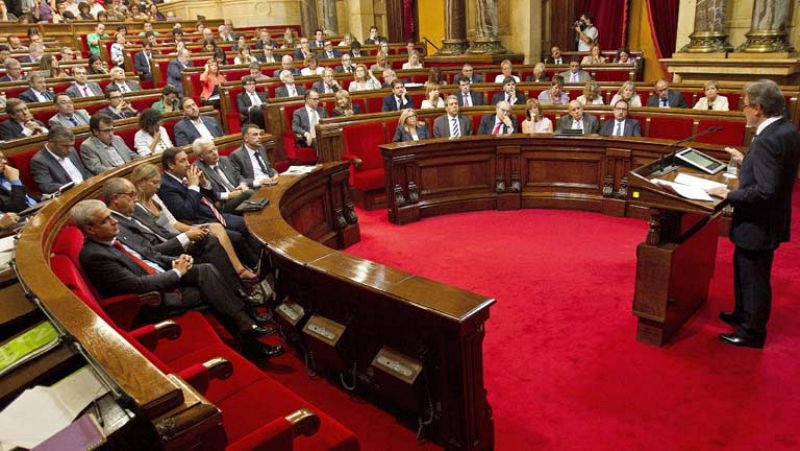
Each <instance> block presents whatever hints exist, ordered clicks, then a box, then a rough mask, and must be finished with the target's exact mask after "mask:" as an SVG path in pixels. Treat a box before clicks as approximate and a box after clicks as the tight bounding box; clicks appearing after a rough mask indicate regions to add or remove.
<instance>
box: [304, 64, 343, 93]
mask: <svg viewBox="0 0 800 451" xmlns="http://www.w3.org/2000/svg"><path fill="white" fill-rule="evenodd" d="M341 88H342V87H341V86H339V82H338V81H336V79H335V78H333V69H331V68H329V67H326V68H325V70H323V71H322V80H319V81H315V82H314V84H313V85H312V86H311V89H313V90H314V91H317V92H318V93H320V94H335V93H336V91H338V90H340V89H341Z"/></svg>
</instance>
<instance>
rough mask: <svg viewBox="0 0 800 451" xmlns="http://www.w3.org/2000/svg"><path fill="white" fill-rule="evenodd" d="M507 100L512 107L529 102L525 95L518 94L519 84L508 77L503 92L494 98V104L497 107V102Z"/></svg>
mask: <svg viewBox="0 0 800 451" xmlns="http://www.w3.org/2000/svg"><path fill="white" fill-rule="evenodd" d="M501 100H505V101H506V102H508V103H509V104H510V105H524V104H525V102H527V100H528V99H527V98H525V94H523V93H521V92H517V82H516V80H514V79H513V78H512V77H506V79H505V80H503V92H498V93H497V94H495V95H494V97H492V104H493V105H497V102H499V101H501Z"/></svg>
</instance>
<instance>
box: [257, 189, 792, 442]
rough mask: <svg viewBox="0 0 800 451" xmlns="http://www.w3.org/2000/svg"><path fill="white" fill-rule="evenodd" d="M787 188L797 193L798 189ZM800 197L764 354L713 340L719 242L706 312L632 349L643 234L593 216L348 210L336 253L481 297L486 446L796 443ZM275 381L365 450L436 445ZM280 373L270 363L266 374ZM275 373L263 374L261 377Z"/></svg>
mask: <svg viewBox="0 0 800 451" xmlns="http://www.w3.org/2000/svg"><path fill="white" fill-rule="evenodd" d="M798 194H800V193H798ZM798 206H800V196H798V195H797V194H796V196H795V211H794V221H793V226H794V230H793V232H794V237H795V239H794V241H793V242H791V243H788V244H784V245H783V246H781V248H780V249H779V250H778V252H777V254H776V258H775V264H774V265H775V270H774V272H773V292H774V301H773V310H772V319H771V321H770V323H769V333H770V335H769V337H768V339H767V347H766V349H764V350H761V351H758V350H753V349H743V348H735V347H731V346H727V345H724V344H722V343H721V342H720V341H719V340H718V339H717V334H718V333H720V332H727V331H729V330H730V329H729V328H728V327H727V326H726V325H725V324H724V323H722V322H721V321H719V320H718V319H717V313H718V312H719V311H720V310H723V309H724V310H729V309H730V308H731V306H732V302H733V300H732V299H733V298H732V264H731V257H732V253H733V247H732V245H731V244H730V243H729V242H728V241H727V239H721V240H720V251H719V255H718V258H717V270H716V273H715V276H714V279H713V281H712V289H711V290H712V293H711V295H710V299H709V302H708V303H707V304H706V305H705V306H704V307H702V308H701V310H700V311H699V312H698V313H697V314H696V315H695V317H694V318H693V319H692V320H691V321H690V322H689V324H687V326H686V327H685V328H684V329H683V330H682V331H681V332H680V333H679V334H678V336H677V337H676V338H675V339H674V341H673V343H672V344H670V345H668V346H666V347H664V348H656V347H651V346H647V345H643V344H640V343H638V342H636V340H635V331H636V319H635V317H634V316H633V315H632V314H631V305H632V299H633V286H634V275H635V274H634V272H635V247H636V245H637V244H638V243H639V242H640V241H642V240H643V239H644V237H645V233H646V229H647V227H646V224H645V223H644V222H643V221H639V220H633V219H621V218H611V217H608V216H603V215H599V214H593V213H582V212H571V211H551V210H523V211H513V212H495V211H489V212H479V213H468V214H458V215H450V216H443V217H438V218H430V219H425V220H423V221H420V222H418V223H416V224H410V225H406V226H402V227H397V226H393V225H391V224H389V223H388V222H387V221H386V219H385V218H386V213H385V211H376V212H364V211H359V218H360V221H361V233H362V241H361V243H359V244H357V245H355V246H353V247H352V248H350V249H349V250H348V252H350V253H352V254H354V255H358V256H361V257H364V258H368V259H370V260H374V261H377V262H380V263H384V264H388V265H391V266H395V267H398V268H401V269H403V270H406V271H409V272H414V273H417V274H420V275H423V276H426V277H430V278H432V279H435V280H439V281H442V282H445V283H449V284H453V285H456V286H459V287H461V288H465V289H468V290H472V291H475V292H478V293H481V294H485V295H490V296H494V297H496V299H497V304H495V306H494V307H492V310H491V319H490V320H489V322H488V325H487V332H486V340H485V343H484V365H485V378H486V385H487V389H488V391H489V401H490V402H491V404H492V408H493V410H494V419H495V432H496V437H497V439H496V449H497V450H503V451H505V450H530V449H553V450H562V449H614V450H621V449H625V450H628V449H646V450H661V449H663V450H678V449H680V450H685V449H703V450H704V449H732V450H734V449H735V450H739V449H742V450H751V449H769V450H774V449H798V447H800V430H799V428H798V427H797V425H798V424H800V388H798V387H797V381H798V380H800V354H798V352H797V351H796V349H797V348H798V347H800V332H798V328H799V327H798V326H800V320H798V319H797V317H798V316H800V306H798V302H797V301H798V294H797V293H800V281H798V274H800V245H799V244H798V241H800V227H798V226H797V224H798V220H797V218H798V217H800V211H798V210H800V208H798ZM280 360H281V361H279V362H276V363H278V364H286V365H287V366H286V367H284V368H283V369H285V370H286V371H285V372H282V374H277V375H276V377H278V378H279V379H280V380H282V381H283V382H284V383H285V384H286V385H288V386H290V387H291V388H292V389H294V390H297V391H298V393H300V395H301V396H304V397H306V398H307V399H310V400H313V402H315V403H316V404H318V405H319V406H320V407H321V408H323V409H324V410H326V411H327V412H328V413H330V414H331V415H332V416H334V417H336V418H338V419H339V420H340V421H341V422H342V423H343V424H345V425H346V426H347V427H349V428H351V429H352V430H353V431H354V432H355V433H356V434H357V435H359V437H360V438H361V440H362V444H363V448H364V449H365V450H400V449H438V448H437V447H434V446H432V445H430V444H427V445H425V446H420V445H418V444H417V443H415V441H414V438H413V437H414V432H413V431H411V430H410V429H407V428H404V427H402V426H400V425H399V424H398V423H397V422H395V421H394V420H393V419H392V418H391V417H390V416H388V415H387V414H385V413H382V412H380V411H379V410H377V409H376V408H375V407H373V406H372V405H371V404H366V403H363V401H353V400H350V399H348V397H347V395H346V394H345V393H344V392H343V391H342V390H337V389H334V388H333V387H332V386H331V385H330V384H327V383H325V382H322V381H314V382H311V383H309V382H308V379H307V378H305V377H302V372H301V371H302V363H300V362H298V361H296V360H295V359H293V358H291V357H285V358H282V359H280ZM276 370H277V371H280V368H276V367H274V366H273V367H269V368H267V371H269V372H271V373H273V372H274V371H276ZM273 374H274V373H273Z"/></svg>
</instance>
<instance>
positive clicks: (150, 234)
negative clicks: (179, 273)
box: [112, 210, 184, 262]
mask: <svg viewBox="0 0 800 451" xmlns="http://www.w3.org/2000/svg"><path fill="white" fill-rule="evenodd" d="M135 211H136V210H134V212H135ZM112 214H113V215H114V219H116V220H117V221H118V222H119V235H117V239H119V240H120V241H122V242H123V243H124V244H126V245H127V246H129V247H131V248H133V249H134V250H136V251H137V252H139V249H141V250H143V251H144V254H143V255H146V256H147V257H148V258H149V259H153V261H155V262H159V261H167V260H168V259H166V258H162V254H163V255H164V256H174V257H177V256H179V255H180V254H182V253H183V252H184V251H183V246H182V245H181V242H180V241H178V239H177V238H176V236H177V235H175V236H169V237H166V236H161V235H160V234H158V233H157V232H156V230H152V231H151V230H147V229H146V228H144V227H142V226H140V225H139V224H137V223H136V221H134V220H133V219H129V218H126V217H125V216H123V215H121V214H119V213H117V212H112ZM134 217H135V215H134ZM143 224H145V225H147V223H143ZM147 227H149V225H147ZM161 230H162V229H160V228H159V229H157V231H158V232H160V231H161ZM154 232H156V233H154ZM170 235H172V234H170Z"/></svg>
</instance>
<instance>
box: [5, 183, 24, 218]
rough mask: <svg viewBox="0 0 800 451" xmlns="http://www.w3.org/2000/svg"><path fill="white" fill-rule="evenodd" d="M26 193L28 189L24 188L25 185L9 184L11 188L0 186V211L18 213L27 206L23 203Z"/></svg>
mask: <svg viewBox="0 0 800 451" xmlns="http://www.w3.org/2000/svg"><path fill="white" fill-rule="evenodd" d="M26 194H28V190H27V189H25V185H11V190H7V189H5V188H0V212H1V213H7V212H13V213H19V212H20V211H22V210H24V209H26V208H28V205H27V204H26V203H25V195H26Z"/></svg>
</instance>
